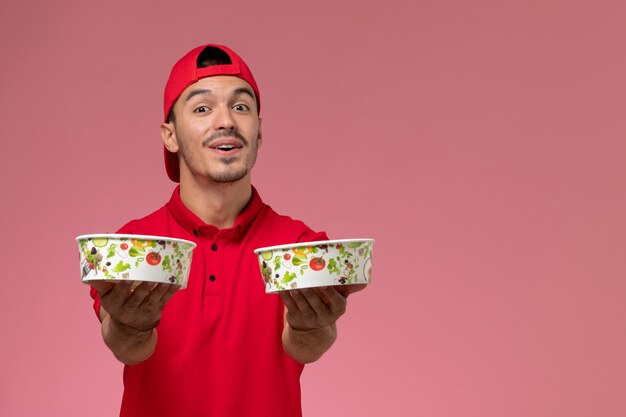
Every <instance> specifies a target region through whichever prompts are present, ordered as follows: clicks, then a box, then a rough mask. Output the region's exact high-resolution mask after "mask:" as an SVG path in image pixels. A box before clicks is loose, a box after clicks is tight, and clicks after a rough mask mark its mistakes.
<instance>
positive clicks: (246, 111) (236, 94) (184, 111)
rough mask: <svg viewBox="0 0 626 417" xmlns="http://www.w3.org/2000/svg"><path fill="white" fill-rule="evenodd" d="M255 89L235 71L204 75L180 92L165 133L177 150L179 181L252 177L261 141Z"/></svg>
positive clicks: (167, 141)
mask: <svg viewBox="0 0 626 417" xmlns="http://www.w3.org/2000/svg"><path fill="white" fill-rule="evenodd" d="M254 97H255V96H254V91H253V90H252V88H251V87H250V85H249V84H248V83H247V82H245V81H244V80H242V79H240V78H237V77H233V76H214V77H207V78H202V79H201V80H199V81H198V82H196V83H194V84H192V85H190V86H189V87H187V89H185V91H183V93H182V94H181V95H180V97H179V98H178V100H177V101H176V103H175V104H174V107H173V109H172V111H173V112H174V116H175V118H174V119H175V121H174V122H173V123H164V124H163V125H162V126H161V133H162V136H163V140H164V142H165V146H166V147H167V149H168V150H169V151H170V152H178V161H179V167H180V178H181V182H183V181H185V178H189V179H191V178H192V177H194V176H195V177H202V178H206V179H209V180H210V181H212V182H214V183H232V182H235V181H239V180H241V179H244V178H249V175H250V170H251V169H252V167H253V166H254V163H255V161H256V155H257V151H258V148H259V146H260V144H261V119H260V118H259V117H258V111H257V103H256V99H255V98H254Z"/></svg>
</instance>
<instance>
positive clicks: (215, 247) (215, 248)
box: [211, 243, 217, 252]
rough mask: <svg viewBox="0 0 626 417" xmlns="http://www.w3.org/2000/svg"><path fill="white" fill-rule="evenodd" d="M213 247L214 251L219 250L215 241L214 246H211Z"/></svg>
mask: <svg viewBox="0 0 626 417" xmlns="http://www.w3.org/2000/svg"><path fill="white" fill-rule="evenodd" d="M211 249H213V252H215V251H216V250H217V245H216V244H215V243H214V244H213V246H211Z"/></svg>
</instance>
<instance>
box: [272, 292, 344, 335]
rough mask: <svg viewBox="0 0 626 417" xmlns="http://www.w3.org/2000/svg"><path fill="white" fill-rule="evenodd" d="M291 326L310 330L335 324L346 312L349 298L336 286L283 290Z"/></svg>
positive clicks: (281, 294)
mask: <svg viewBox="0 0 626 417" xmlns="http://www.w3.org/2000/svg"><path fill="white" fill-rule="evenodd" d="M280 297H281V298H282V299H283V302H284V303H285V306H286V307H287V314H286V315H285V317H286V319H287V323H288V324H289V327H291V328H292V329H294V330H298V331H309V330H315V329H319V328H322V327H325V326H329V325H332V324H334V323H335V322H336V321H337V319H338V318H339V317H341V315H343V314H344V313H345V312H346V305H347V300H346V297H345V296H343V295H342V294H341V293H340V292H339V291H337V289H336V288H334V287H321V288H303V289H299V290H290V291H282V292H281V293H280Z"/></svg>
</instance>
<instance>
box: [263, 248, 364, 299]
mask: <svg viewBox="0 0 626 417" xmlns="http://www.w3.org/2000/svg"><path fill="white" fill-rule="evenodd" d="M373 245H374V240H373V239H342V240H326V241H317V242H300V243H296V244H290V245H279V246H270V247H264V248H258V249H255V250H254V253H255V254H256V255H257V258H258V261H259V268H260V269H261V275H262V276H263V281H264V282H265V292H267V293H275V292H279V291H285V290H292V289H296V288H313V287H324V286H335V285H352V284H369V283H370V280H371V276H372V250H373Z"/></svg>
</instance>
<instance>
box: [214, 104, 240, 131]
mask: <svg viewBox="0 0 626 417" xmlns="http://www.w3.org/2000/svg"><path fill="white" fill-rule="evenodd" d="M216 124H217V125H216V129H217V130H234V129H235V118H234V117H233V115H232V113H231V109H230V107H229V106H220V107H219V109H218V114H217V117H216Z"/></svg>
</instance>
